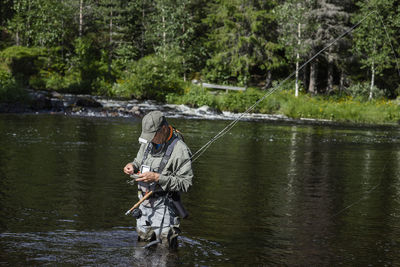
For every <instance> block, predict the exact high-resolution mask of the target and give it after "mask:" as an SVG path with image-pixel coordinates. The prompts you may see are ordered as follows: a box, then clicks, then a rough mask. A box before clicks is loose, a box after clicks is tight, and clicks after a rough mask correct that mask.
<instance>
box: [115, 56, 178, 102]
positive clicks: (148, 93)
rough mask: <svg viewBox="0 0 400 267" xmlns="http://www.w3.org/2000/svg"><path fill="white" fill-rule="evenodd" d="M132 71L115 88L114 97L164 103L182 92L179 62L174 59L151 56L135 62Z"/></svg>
mask: <svg viewBox="0 0 400 267" xmlns="http://www.w3.org/2000/svg"><path fill="white" fill-rule="evenodd" d="M131 69H132V70H131V71H129V72H127V73H125V75H124V77H123V78H122V80H119V81H118V83H117V84H115V85H114V86H113V90H112V91H113V94H114V95H116V96H123V97H134V98H137V99H155V100H159V101H164V100H165V96H166V95H167V94H170V93H181V92H182V87H183V83H182V81H181V78H180V77H179V75H178V68H177V62H174V60H173V59H172V58H169V59H166V60H163V59H162V58H161V57H159V56H157V55H154V54H153V55H149V56H146V57H144V58H141V59H140V60H138V61H137V62H135V63H134V64H133V66H132V68H131Z"/></svg>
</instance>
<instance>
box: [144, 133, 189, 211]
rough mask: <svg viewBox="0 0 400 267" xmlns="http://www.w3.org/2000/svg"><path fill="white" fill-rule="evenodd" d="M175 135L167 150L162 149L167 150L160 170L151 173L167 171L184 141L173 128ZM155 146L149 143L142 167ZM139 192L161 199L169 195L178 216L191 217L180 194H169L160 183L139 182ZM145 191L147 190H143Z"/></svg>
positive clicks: (155, 169) (156, 169) (167, 144)
mask: <svg viewBox="0 0 400 267" xmlns="http://www.w3.org/2000/svg"><path fill="white" fill-rule="evenodd" d="M172 130H173V134H172V137H171V139H170V140H169V141H168V142H167V143H166V144H165V146H166V148H165V147H164V148H162V149H164V150H165V153H164V155H163V156H162V159H161V162H160V164H159V166H158V168H154V167H153V169H152V170H151V171H154V172H156V173H159V174H161V173H162V171H163V170H164V169H165V166H166V165H167V163H168V161H169V159H170V158H171V155H172V152H173V151H174V148H175V145H176V144H177V143H178V141H179V140H182V141H183V140H184V139H183V136H182V134H181V133H180V132H179V131H178V130H176V129H175V128H172ZM153 147H154V144H153V143H151V142H150V143H149V144H148V145H147V147H146V149H145V152H144V154H143V159H142V165H143V164H144V163H145V161H146V159H147V157H148V155H149V153H151V151H152V150H153ZM138 185H139V190H140V191H142V194H143V193H144V191H153V194H152V196H151V197H161V196H166V195H168V196H167V197H168V199H170V203H172V204H173V206H174V207H175V209H176V211H177V213H178V215H179V216H180V217H182V218H186V217H188V216H189V214H188V213H187V211H186V209H185V207H184V206H183V204H182V202H181V196H180V192H168V191H165V190H163V189H162V188H161V186H160V185H159V184H158V183H151V184H149V183H144V182H139V183H138ZM143 189H145V190H143Z"/></svg>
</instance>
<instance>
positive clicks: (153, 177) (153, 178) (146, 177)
mask: <svg viewBox="0 0 400 267" xmlns="http://www.w3.org/2000/svg"><path fill="white" fill-rule="evenodd" d="M139 177H140V178H138V179H136V181H138V182H145V183H151V182H158V179H159V178H160V174H159V173H156V172H145V173H141V174H139Z"/></svg>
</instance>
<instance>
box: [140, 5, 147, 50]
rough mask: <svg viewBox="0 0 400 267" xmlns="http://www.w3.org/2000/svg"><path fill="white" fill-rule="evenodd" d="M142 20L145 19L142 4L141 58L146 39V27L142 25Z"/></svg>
mask: <svg viewBox="0 0 400 267" xmlns="http://www.w3.org/2000/svg"><path fill="white" fill-rule="evenodd" d="M144 18H145V11H144V3H143V5H142V27H143V30H142V45H141V47H140V55H141V57H144V43H145V38H146V36H145V34H146V25H145V23H144Z"/></svg>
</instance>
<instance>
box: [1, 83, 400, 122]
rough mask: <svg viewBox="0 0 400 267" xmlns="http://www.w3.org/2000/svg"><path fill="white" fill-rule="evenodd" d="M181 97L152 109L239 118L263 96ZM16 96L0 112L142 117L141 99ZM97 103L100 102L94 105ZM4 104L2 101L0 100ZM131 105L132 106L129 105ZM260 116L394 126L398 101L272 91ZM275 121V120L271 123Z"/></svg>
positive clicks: (203, 92) (198, 91)
mask: <svg viewBox="0 0 400 267" xmlns="http://www.w3.org/2000/svg"><path fill="white" fill-rule="evenodd" d="M187 85H188V86H187V88H186V89H185V93H183V94H174V93H171V94H168V95H166V101H163V102H159V101H154V100H150V101H151V102H153V103H156V102H157V103H158V104H157V105H158V106H160V107H161V106H163V105H167V106H168V104H173V105H186V106H188V107H190V108H202V107H203V108H204V107H206V109H207V110H211V111H214V112H215V113H216V114H222V112H225V111H227V112H232V113H243V112H245V111H246V110H247V109H248V108H249V107H250V106H251V105H253V104H254V103H255V102H256V101H257V100H259V99H260V98H262V97H263V96H264V95H265V94H266V93H267V92H268V91H266V90H260V89H256V88H248V89H247V90H246V91H244V92H242V91H241V92H227V93H225V92H221V91H213V90H209V89H204V88H200V87H199V86H196V85H192V84H189V83H188V84H187ZM13 92H14V93H15V92H17V94H15V95H12V96H10V95H9V96H8V97H7V101H0V113H29V112H46V111H50V112H55V113H57V112H63V113H65V114H84V113H82V112H86V113H90V112H92V113H93V112H94V113H96V112H97V114H101V116H104V115H105V116H126V115H128V116H142V115H143V113H144V112H145V111H144V110H141V109H140V108H139V107H138V104H139V103H141V102H143V101H144V100H138V99H130V98H126V97H118V98H115V97H114V98H103V97H101V96H99V95H97V96H90V95H73V94H60V93H58V92H57V91H35V90H22V89H21V90H16V91H13ZM99 99H101V101H99ZM3 100H4V98H3ZM107 101H110V102H112V101H117V102H125V103H128V102H129V103H131V104H128V106H126V107H125V108H121V107H118V106H114V107H113V108H109V107H107V104H106V103H107ZM132 103H134V105H132ZM252 113H257V114H265V115H272V116H276V115H278V116H280V115H281V116H284V117H287V118H289V119H291V120H299V121H300V120H303V121H304V120H310V121H314V120H315V121H316V122H332V123H339V124H341V123H343V124H352V125H367V126H373V125H377V126H380V125H393V126H394V125H399V124H400V101H399V99H397V100H388V99H384V98H382V99H379V100H370V101H364V100H362V99H359V98H356V97H352V96H349V95H343V96H342V97H338V96H337V95H335V96H310V95H309V94H305V93H301V92H300V94H299V95H298V97H295V96H294V95H293V93H292V91H291V90H287V89H283V90H276V91H275V92H274V93H272V94H271V95H269V96H268V97H266V98H265V99H264V100H263V101H261V102H260V103H259V104H258V105H257V106H256V107H255V108H254V109H253V110H251V111H250V112H249V114H252ZM271 119H274V120H276V118H275V117H273V118H271Z"/></svg>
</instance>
